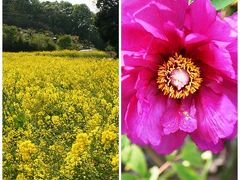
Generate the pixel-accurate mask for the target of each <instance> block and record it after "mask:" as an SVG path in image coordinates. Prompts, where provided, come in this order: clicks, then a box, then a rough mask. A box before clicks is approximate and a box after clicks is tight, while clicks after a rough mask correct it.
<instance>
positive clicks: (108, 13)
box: [96, 0, 119, 53]
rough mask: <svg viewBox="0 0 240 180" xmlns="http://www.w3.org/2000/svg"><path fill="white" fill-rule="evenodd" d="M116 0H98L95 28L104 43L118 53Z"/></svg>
mask: <svg viewBox="0 0 240 180" xmlns="http://www.w3.org/2000/svg"><path fill="white" fill-rule="evenodd" d="M118 6H119V4H118V0H98V1H97V7H98V8H99V10H100V11H99V12H98V13H97V15H96V26H97V27H98V29H99V32H100V34H101V36H102V38H103V40H104V41H105V42H107V43H108V44H109V45H111V46H113V47H114V49H115V51H116V52H117V53H118Z"/></svg>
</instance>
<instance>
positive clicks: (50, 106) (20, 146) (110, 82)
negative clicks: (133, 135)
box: [3, 51, 118, 180]
mask: <svg viewBox="0 0 240 180" xmlns="http://www.w3.org/2000/svg"><path fill="white" fill-rule="evenodd" d="M3 178H4V179H6V180H10V179H18V180H24V179H44V180H48V179H49V180H50V179H80V180H81V179H88V180H91V179H93V180H95V179H96V180H97V179H104V180H105V179H109V180H111V179H118V61H117V60H113V59H109V58H107V56H106V54H105V53H104V52H98V51H94V52H77V51H56V52H32V53H23V52H21V53H3Z"/></svg>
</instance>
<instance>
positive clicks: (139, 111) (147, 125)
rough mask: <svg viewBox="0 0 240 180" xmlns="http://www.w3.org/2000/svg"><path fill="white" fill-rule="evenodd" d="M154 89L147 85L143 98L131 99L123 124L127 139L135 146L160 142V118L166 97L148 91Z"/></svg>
mask: <svg viewBox="0 0 240 180" xmlns="http://www.w3.org/2000/svg"><path fill="white" fill-rule="evenodd" d="M150 89H153V90H154V89H155V88H153V87H152V85H149V90H146V94H145V97H144V98H143V95H142V97H141V98H140V99H138V98H137V97H136V96H135V97H133V98H132V99H131V101H130V103H129V105H128V108H127V109H128V110H127V112H126V116H125V119H124V122H123V123H126V124H125V125H124V126H125V127H126V132H127V134H128V136H129V138H130V139H131V140H132V141H133V142H134V143H137V144H152V145H158V144H159V143H160V141H161V135H162V132H161V122H160V118H161V116H162V114H163V112H164V111H165V107H166V105H165V101H166V97H165V96H162V95H159V96H157V94H156V93H155V92H154V91H152V90H150Z"/></svg>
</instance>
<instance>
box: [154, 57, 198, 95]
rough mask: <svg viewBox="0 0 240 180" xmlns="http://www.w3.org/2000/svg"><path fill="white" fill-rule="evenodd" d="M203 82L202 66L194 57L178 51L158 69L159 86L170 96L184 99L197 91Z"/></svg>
mask: <svg viewBox="0 0 240 180" xmlns="http://www.w3.org/2000/svg"><path fill="white" fill-rule="evenodd" d="M201 82H202V78H201V76H200V68H199V67H197V66H196V65H195V64H194V63H193V61H192V59H190V58H185V57H182V55H178V54H177V53H176V54H175V55H174V56H173V57H170V58H169V59H168V61H167V62H164V63H163V64H162V65H160V67H159V69H158V78H157V83H158V88H159V89H160V90H162V92H163V94H164V95H168V96H169V97H170V98H174V99H184V98H185V97H187V96H188V95H189V94H193V93H195V92H196V91H197V90H198V89H199V87H200V85H201Z"/></svg>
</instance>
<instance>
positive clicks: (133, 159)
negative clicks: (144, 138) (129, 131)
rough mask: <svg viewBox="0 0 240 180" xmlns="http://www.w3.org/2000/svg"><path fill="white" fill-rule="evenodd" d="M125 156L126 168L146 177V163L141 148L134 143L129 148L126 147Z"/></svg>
mask: <svg viewBox="0 0 240 180" xmlns="http://www.w3.org/2000/svg"><path fill="white" fill-rule="evenodd" d="M123 153H125V152H122V157H124V154H123ZM127 156H128V158H126V159H124V160H125V165H126V168H128V169H130V170H133V171H135V172H137V173H138V174H139V175H141V176H143V177H146V176H147V163H146V160H145V157H144V154H143V152H142V150H141V149H140V148H139V147H138V146H136V145H131V149H128V152H127Z"/></svg>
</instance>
